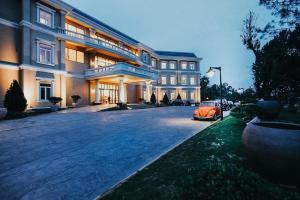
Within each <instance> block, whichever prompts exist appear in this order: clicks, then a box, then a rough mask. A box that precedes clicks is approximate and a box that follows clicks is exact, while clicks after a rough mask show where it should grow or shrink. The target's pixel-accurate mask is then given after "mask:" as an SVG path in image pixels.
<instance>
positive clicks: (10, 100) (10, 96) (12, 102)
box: [4, 80, 27, 112]
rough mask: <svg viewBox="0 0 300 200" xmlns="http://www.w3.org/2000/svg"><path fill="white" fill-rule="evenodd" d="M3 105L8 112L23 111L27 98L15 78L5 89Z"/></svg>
mask: <svg viewBox="0 0 300 200" xmlns="http://www.w3.org/2000/svg"><path fill="white" fill-rule="evenodd" d="M4 106H5V107H6V108H7V110H8V112H24V111H25V109H26V107H27V100H26V98H25V96H24V93H23V91H22V89H21V87H20V85H19V83H18V81H17V80H14V81H13V82H12V83H11V85H10V88H9V89H8V90H7V92H6V94H5V98H4Z"/></svg>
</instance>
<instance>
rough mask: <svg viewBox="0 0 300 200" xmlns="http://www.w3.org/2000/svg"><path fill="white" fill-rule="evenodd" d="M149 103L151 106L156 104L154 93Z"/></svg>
mask: <svg viewBox="0 0 300 200" xmlns="http://www.w3.org/2000/svg"><path fill="white" fill-rule="evenodd" d="M150 101H151V104H155V103H156V97H155V94H154V93H152V95H151V98H150Z"/></svg>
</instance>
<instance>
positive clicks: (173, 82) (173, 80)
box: [170, 76, 176, 85]
mask: <svg viewBox="0 0 300 200" xmlns="http://www.w3.org/2000/svg"><path fill="white" fill-rule="evenodd" d="M170 84H171V85H175V84H176V81H175V76H170Z"/></svg>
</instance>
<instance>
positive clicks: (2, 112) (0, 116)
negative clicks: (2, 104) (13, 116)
mask: <svg viewBox="0 0 300 200" xmlns="http://www.w3.org/2000/svg"><path fill="white" fill-rule="evenodd" d="M6 114H7V109H6V108H0V119H3V118H4V117H5V116H6Z"/></svg>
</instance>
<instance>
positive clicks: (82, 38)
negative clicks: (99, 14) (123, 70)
mask: <svg viewBox="0 0 300 200" xmlns="http://www.w3.org/2000/svg"><path fill="white" fill-rule="evenodd" d="M58 34H59V35H60V36H61V37H62V38H64V39H67V40H72V41H75V42H79V43H82V44H86V45H88V46H91V47H95V48H100V49H103V50H106V51H109V52H112V53H117V54H119V55H120V56H123V57H125V58H128V59H131V60H134V61H139V60H140V57H139V56H136V55H135V54H133V53H132V52H130V51H128V50H126V49H124V48H122V47H119V46H117V45H113V44H110V43H108V42H105V41H102V40H99V39H96V38H92V37H90V36H89V35H85V34H80V33H76V32H73V31H69V30H66V29H62V28H58Z"/></svg>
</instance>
